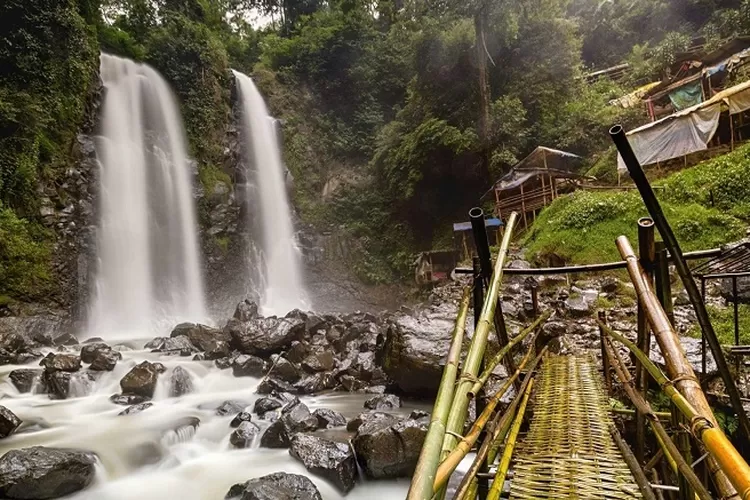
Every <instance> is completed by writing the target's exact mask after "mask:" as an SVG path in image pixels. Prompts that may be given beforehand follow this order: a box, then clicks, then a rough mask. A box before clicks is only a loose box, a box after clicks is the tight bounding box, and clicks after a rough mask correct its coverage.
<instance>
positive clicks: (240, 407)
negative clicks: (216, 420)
mask: <svg viewBox="0 0 750 500" xmlns="http://www.w3.org/2000/svg"><path fill="white" fill-rule="evenodd" d="M245 408H247V402H245V401H234V400H227V401H224V402H223V403H221V404H220V405H219V406H218V407H216V414H217V415H218V416H220V417H227V416H229V415H237V414H238V413H240V412H242V411H245Z"/></svg>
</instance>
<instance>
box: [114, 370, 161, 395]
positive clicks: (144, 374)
mask: <svg viewBox="0 0 750 500" xmlns="http://www.w3.org/2000/svg"><path fill="white" fill-rule="evenodd" d="M159 373H160V367H159V366H157V364H155V363H149V362H148V361H144V362H142V363H140V364H138V365H135V366H134V367H133V368H132V369H131V370H130V371H129V372H128V373H127V374H126V375H125V376H124V377H123V378H122V380H120V387H121V388H122V392H123V394H135V395H137V396H143V397H145V398H152V397H154V391H155V390H156V382H157V380H158V378H159Z"/></svg>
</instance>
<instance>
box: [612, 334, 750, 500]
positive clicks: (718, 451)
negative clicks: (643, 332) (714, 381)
mask: <svg viewBox="0 0 750 500" xmlns="http://www.w3.org/2000/svg"><path fill="white" fill-rule="evenodd" d="M603 330H604V332H605V333H606V334H607V335H609V336H610V337H612V338H613V339H615V340H617V341H618V342H620V343H621V344H623V345H624V346H625V347H627V348H628V349H629V350H630V351H631V352H632V353H633V354H635V355H636V356H637V357H638V359H640V360H641V363H642V364H643V366H644V367H645V368H646V370H648V372H649V374H650V375H651V376H652V377H653V379H654V380H655V381H656V382H657V383H658V384H659V385H660V386H661V387H662V389H663V390H664V392H665V394H667V395H668V396H669V398H670V399H671V400H672V402H673V403H674V404H675V406H676V407H677V408H678V409H679V410H680V412H682V414H683V415H684V416H685V417H686V418H687V419H688V421H689V422H690V431H691V432H692V434H693V435H694V436H695V437H696V439H698V440H700V441H701V442H703V445H704V446H705V447H706V450H707V451H708V452H709V453H710V454H711V457H712V458H713V459H714V460H715V462H716V464H717V465H718V468H720V470H722V471H724V473H725V474H726V476H727V478H728V479H729V481H731V483H732V485H734V487H735V488H736V489H737V491H738V492H739V498H742V499H743V500H750V466H748V464H747V462H745V460H744V459H743V458H742V456H741V455H740V454H739V452H738V451H737V450H736V449H735V448H734V446H733V445H732V443H731V442H730V441H729V439H727V437H726V435H724V433H723V432H722V430H721V429H720V428H719V427H718V426H714V424H713V423H712V422H711V421H710V420H709V419H707V418H706V417H705V416H703V415H701V414H700V413H699V412H698V411H697V410H696V409H695V408H694V407H693V405H692V404H691V403H690V402H689V401H688V400H687V399H686V398H685V396H683V395H682V394H681V393H680V392H679V391H678V390H677V389H676V388H675V385H674V383H673V382H672V381H670V380H669V379H667V377H666V375H664V373H662V371H661V370H660V369H659V367H658V366H656V364H654V362H653V361H651V360H650V359H649V358H648V356H646V354H645V353H644V352H643V351H641V350H640V349H639V348H638V346H636V345H635V344H633V343H632V342H631V341H629V340H628V339H626V338H625V337H623V336H622V335H620V334H618V333H617V332H615V331H614V330H612V329H611V328H609V327H607V326H606V325H604V327H603Z"/></svg>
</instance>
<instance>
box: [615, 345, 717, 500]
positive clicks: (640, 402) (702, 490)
mask: <svg viewBox="0 0 750 500" xmlns="http://www.w3.org/2000/svg"><path fill="white" fill-rule="evenodd" d="M607 355H608V356H609V358H610V362H611V363H612V366H613V367H614V369H615V373H617V378H619V379H620V382H621V383H622V387H623V389H624V390H625V392H626V394H627V395H628V398H629V399H630V401H631V402H632V403H633V405H634V406H635V407H636V408H638V409H639V410H640V411H641V412H643V414H644V415H646V416H647V417H648V421H649V423H650V424H651V429H653V431H654V434H656V436H657V439H658V440H659V443H660V444H661V445H662V449H663V450H664V455H665V456H666V457H667V458H668V459H670V462H675V467H676V469H677V470H679V471H680V473H682V474H683V475H684V476H685V478H686V479H687V480H688V481H690V484H691V486H692V487H693V489H695V494H696V495H697V496H698V497H699V498H700V500H711V499H712V497H711V494H710V493H709V492H708V490H707V489H706V487H705V486H704V485H703V484H702V483H701V482H700V479H698V476H696V475H695V472H693V469H692V468H691V467H690V464H688V463H687V462H686V461H685V459H684V458H682V455H680V452H679V450H678V449H677V446H676V445H675V444H674V442H673V441H672V439H671V438H670V437H669V434H668V433H667V431H666V429H664V426H663V425H662V424H661V421H660V420H659V417H657V416H656V415H655V414H654V412H653V410H652V409H651V406H650V405H649V404H648V401H646V400H645V399H644V398H643V396H642V395H641V394H640V393H639V392H638V391H637V390H635V389H634V386H633V380H632V379H631V378H630V374H629V373H628V371H627V369H626V368H625V364H624V363H623V361H622V359H621V358H620V355H619V354H618V353H617V351H616V350H615V349H614V348H613V346H612V345H611V342H609V341H608V342H607Z"/></svg>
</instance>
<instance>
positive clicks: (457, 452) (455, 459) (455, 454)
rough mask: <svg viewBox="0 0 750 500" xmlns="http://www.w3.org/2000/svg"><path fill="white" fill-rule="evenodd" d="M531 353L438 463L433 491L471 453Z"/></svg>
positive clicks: (440, 486) (529, 352)
mask: <svg viewBox="0 0 750 500" xmlns="http://www.w3.org/2000/svg"><path fill="white" fill-rule="evenodd" d="M533 352H534V346H533V344H532V345H531V347H530V348H529V351H528V352H527V353H526V356H524V358H523V360H522V361H521V363H520V364H519V365H518V368H517V369H516V371H515V372H514V373H513V375H512V376H511V377H510V378H508V380H506V381H505V382H504V383H503V385H502V386H501V387H500V389H499V390H498V391H497V392H496V393H495V395H494V396H493V397H492V398H491V399H490V400H489V401H488V402H487V406H485V407H484V410H483V411H482V413H481V415H478V416H477V419H476V420H475V421H474V424H473V425H472V426H471V429H469V432H467V433H466V435H465V436H464V437H463V438H461V441H460V442H459V443H458V445H456V447H455V448H453V450H452V451H451V452H450V454H449V455H448V456H447V457H445V459H444V460H443V461H442V462H440V466H439V467H438V470H437V474H436V475H435V484H434V485H433V491H438V490H440V488H442V487H443V486H445V485H446V484H447V483H448V479H450V476H451V474H453V471H454V470H456V467H458V464H460V463H461V460H463V459H464V458H465V457H466V455H467V454H468V453H469V451H471V448H472V447H473V446H474V444H475V443H476V442H477V440H478V439H479V435H480V434H481V433H482V430H484V428H485V426H486V425H487V422H489V420H490V417H491V416H492V413H493V412H494V411H495V408H496V407H497V405H498V403H499V402H500V400H501V399H502V397H503V396H504V395H505V393H506V392H507V391H508V389H510V386H511V384H513V381H514V380H516V378H518V376H519V375H520V374H521V370H522V369H523V367H524V366H525V365H526V363H528V362H529V359H530V358H531V353H533ZM462 484H463V483H462ZM459 490H460V488H459Z"/></svg>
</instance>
